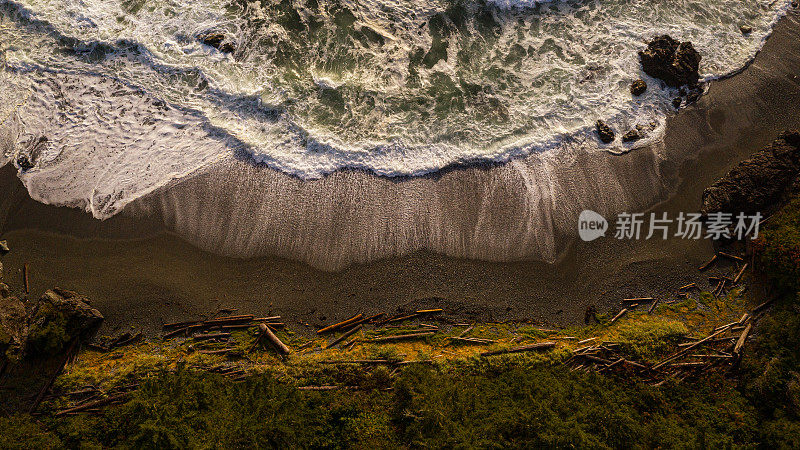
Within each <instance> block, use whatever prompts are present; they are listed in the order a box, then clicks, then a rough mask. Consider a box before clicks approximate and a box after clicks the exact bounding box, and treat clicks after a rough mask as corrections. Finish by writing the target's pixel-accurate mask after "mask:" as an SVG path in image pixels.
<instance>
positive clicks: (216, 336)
mask: <svg viewBox="0 0 800 450" xmlns="http://www.w3.org/2000/svg"><path fill="white" fill-rule="evenodd" d="M229 337H231V334H230V333H206V334H195V335H194V336H192V339H194V340H197V341H207V340H209V339H228V338H229Z"/></svg>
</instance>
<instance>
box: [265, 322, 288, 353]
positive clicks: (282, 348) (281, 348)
mask: <svg viewBox="0 0 800 450" xmlns="http://www.w3.org/2000/svg"><path fill="white" fill-rule="evenodd" d="M258 329H259V330H261V335H260V336H259V337H258V340H261V339H263V338H265V337H266V338H267V340H269V342H270V343H271V344H272V346H273V347H275V350H277V351H278V353H281V354H283V355H288V354H289V353H290V352H291V350H289V347H287V346H286V345H285V344H284V343H283V342H281V340H280V339H278V336H275V333H273V332H272V330H271V329H270V328H269V327H268V326H267V325H266V324H264V323H260V324H258Z"/></svg>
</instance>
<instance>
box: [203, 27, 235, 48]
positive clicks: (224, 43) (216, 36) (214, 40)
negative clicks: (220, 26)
mask: <svg viewBox="0 0 800 450" xmlns="http://www.w3.org/2000/svg"><path fill="white" fill-rule="evenodd" d="M197 40H198V41H200V42H201V43H202V44H204V45H208V46H209V47H214V48H215V49H217V50H219V51H221V52H222V53H233V52H234V51H236V46H235V45H234V44H233V42H232V41H231V39H229V38H228V37H227V36H225V33H222V32H219V31H208V32H206V33H202V34H200V35H198V36H197Z"/></svg>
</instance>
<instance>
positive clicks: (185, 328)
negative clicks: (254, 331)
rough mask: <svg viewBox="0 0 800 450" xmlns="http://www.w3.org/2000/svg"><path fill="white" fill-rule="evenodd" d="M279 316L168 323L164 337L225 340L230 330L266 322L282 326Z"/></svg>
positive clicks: (236, 317) (278, 326) (228, 317)
mask: <svg viewBox="0 0 800 450" xmlns="http://www.w3.org/2000/svg"><path fill="white" fill-rule="evenodd" d="M280 320H281V316H270V317H255V316H254V315H252V314H245V315H240V316H223V317H215V318H213V319H208V320H194V321H188V322H176V323H168V324H165V325H164V330H165V331H166V332H165V333H164V336H163V337H164V339H170V338H175V337H191V338H192V339H195V340H210V339H213V340H227V339H228V338H229V337H230V332H231V331H235V330H242V329H247V328H252V327H257V326H259V325H260V324H266V325H268V326H269V327H270V328H273V329H279V328H283V327H284V324H283V322H280Z"/></svg>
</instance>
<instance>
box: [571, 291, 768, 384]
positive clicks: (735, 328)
mask: <svg viewBox="0 0 800 450" xmlns="http://www.w3.org/2000/svg"><path fill="white" fill-rule="evenodd" d="M771 303H772V300H771V301H767V302H765V303H762V304H761V305H758V306H757V307H755V308H754V309H753V310H752V311H750V312H748V313H745V314H744V315H743V316H742V317H741V318H740V319H739V320H738V321H736V322H732V323H729V324H727V325H723V326H720V327H717V328H716V329H714V330H713V331H712V332H711V333H710V334H709V335H707V336H705V337H703V338H702V339H691V340H689V341H688V342H684V343H680V344H677V346H676V348H675V351H674V352H673V353H672V354H670V355H669V356H668V357H666V358H664V359H663V360H661V361H659V362H657V363H655V364H646V363H642V362H637V361H633V360H631V359H630V358H627V357H626V356H625V354H624V352H623V349H622V346H621V345H620V344H619V343H615V342H594V341H596V339H594V338H589V339H586V340H584V341H580V342H579V344H587V345H585V346H583V347H580V348H578V349H575V350H574V351H573V354H572V356H571V357H570V358H569V359H567V360H566V361H565V362H564V364H566V365H568V366H570V367H571V368H572V370H584V371H590V370H596V371H600V372H607V371H626V372H627V371H631V370H632V371H634V372H636V373H638V374H640V375H641V376H643V377H645V378H649V379H651V380H652V381H654V382H655V385H656V386H659V385H661V384H662V383H664V381H665V380H666V379H667V378H674V379H678V380H685V379H687V378H689V377H693V376H699V375H702V374H703V373H706V372H709V371H711V370H715V369H719V368H725V369H729V368H731V367H735V366H736V364H737V363H738V361H739V360H740V358H741V356H742V352H743V350H744V346H745V343H746V342H747V339H748V337H749V336H750V332H751V331H752V329H753V324H754V322H755V321H757V320H758V318H759V317H760V314H761V313H762V312H763V311H764V310H765V309H766V308H767V307H768V306H769V305H770V304H771Z"/></svg>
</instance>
